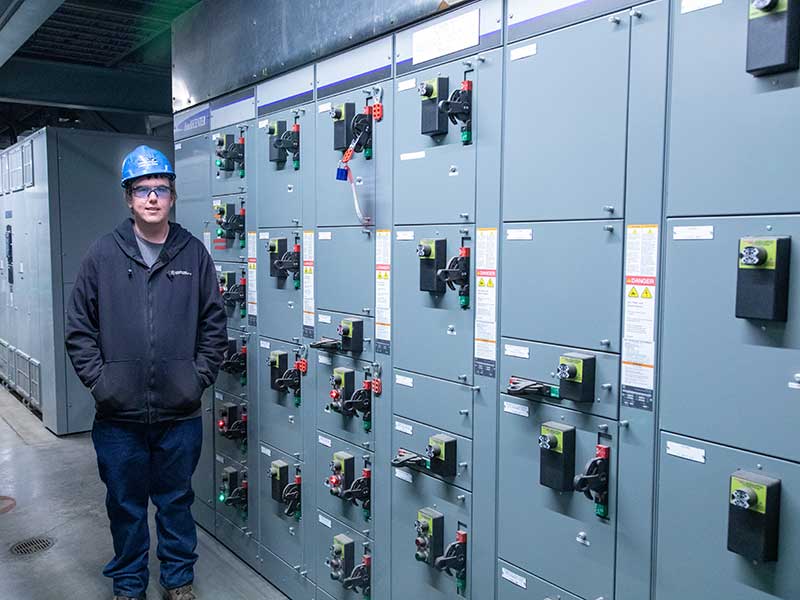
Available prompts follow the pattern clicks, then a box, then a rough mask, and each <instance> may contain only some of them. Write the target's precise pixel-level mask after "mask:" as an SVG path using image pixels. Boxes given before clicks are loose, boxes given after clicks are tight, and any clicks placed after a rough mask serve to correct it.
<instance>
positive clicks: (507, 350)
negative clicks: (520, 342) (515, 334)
mask: <svg viewBox="0 0 800 600" xmlns="http://www.w3.org/2000/svg"><path fill="white" fill-rule="evenodd" d="M503 354H505V355H506V356H513V357H514V358H528V359H529V358H530V357H531V349H530V348H528V347H527V346H515V345H514V344H503Z"/></svg>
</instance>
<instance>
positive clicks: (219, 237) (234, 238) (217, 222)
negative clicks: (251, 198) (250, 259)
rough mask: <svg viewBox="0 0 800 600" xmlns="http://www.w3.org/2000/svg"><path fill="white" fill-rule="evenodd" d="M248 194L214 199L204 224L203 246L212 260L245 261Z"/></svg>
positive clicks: (209, 206)
mask: <svg viewBox="0 0 800 600" xmlns="http://www.w3.org/2000/svg"><path fill="white" fill-rule="evenodd" d="M247 198H248V197H247V195H246V194H236V195H233V196H215V197H214V198H213V199H211V201H209V203H208V213H207V214H208V216H207V218H206V219H205V220H204V221H203V225H204V229H203V243H205V244H206V246H207V247H208V248H209V252H210V253H211V258H213V259H214V260H215V261H223V262H245V261H246V260H247V239H246V235H247Z"/></svg>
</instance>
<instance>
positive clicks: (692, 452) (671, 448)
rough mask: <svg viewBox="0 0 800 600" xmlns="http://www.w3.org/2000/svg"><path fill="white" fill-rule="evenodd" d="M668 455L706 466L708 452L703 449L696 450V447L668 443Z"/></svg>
mask: <svg viewBox="0 0 800 600" xmlns="http://www.w3.org/2000/svg"><path fill="white" fill-rule="evenodd" d="M667 454H669V455H670V456H677V457H678V458H685V459H686V460H693V461H694V462H696V463H700V464H706V451H705V450H703V449H702V448H695V447H694V446H687V445H686V444H679V443H678V442H669V441H668V442H667Z"/></svg>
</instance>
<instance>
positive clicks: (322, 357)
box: [317, 354, 331, 365]
mask: <svg viewBox="0 0 800 600" xmlns="http://www.w3.org/2000/svg"><path fill="white" fill-rule="evenodd" d="M317 362H318V363H319V364H321V365H329V364H331V357H330V356H328V355H327V354H317Z"/></svg>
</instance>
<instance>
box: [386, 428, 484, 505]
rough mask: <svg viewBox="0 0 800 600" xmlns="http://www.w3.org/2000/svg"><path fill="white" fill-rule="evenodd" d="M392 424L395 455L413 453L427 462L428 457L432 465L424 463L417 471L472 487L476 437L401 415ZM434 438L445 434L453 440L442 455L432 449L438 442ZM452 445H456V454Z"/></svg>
mask: <svg viewBox="0 0 800 600" xmlns="http://www.w3.org/2000/svg"><path fill="white" fill-rule="evenodd" d="M392 425H393V427H394V429H393V430H392V456H393V457H394V458H395V459H399V458H402V457H403V456H408V455H409V454H411V455H415V456H417V457H419V458H421V459H422V461H419V462H423V463H424V459H426V458H428V459H429V460H428V466H425V465H424V464H422V465H417V466H415V467H414V469H415V472H416V473H418V474H420V475H425V476H426V477H428V476H430V477H439V478H441V479H443V480H444V481H446V482H447V483H451V484H453V485H457V486H459V487H462V488H464V489H465V490H471V489H472V440H470V439H467V438H464V437H461V436H458V435H455V434H451V432H449V431H446V430H442V429H436V428H434V427H430V426H428V425H425V424H424V423H419V422H417V421H412V420H411V419H406V418H404V417H398V416H397V415H394V417H393V418H392ZM432 438H435V439H443V438H444V439H447V440H449V444H451V445H450V446H449V447H448V446H445V447H444V449H443V451H442V452H441V455H440V456H439V457H438V458H436V457H434V456H433V455H432V453H431V450H432V448H433V446H434V445H435V439H432ZM450 448H455V454H454V455H453V454H451V452H450V450H449V449H450ZM440 469H442V470H440Z"/></svg>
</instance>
